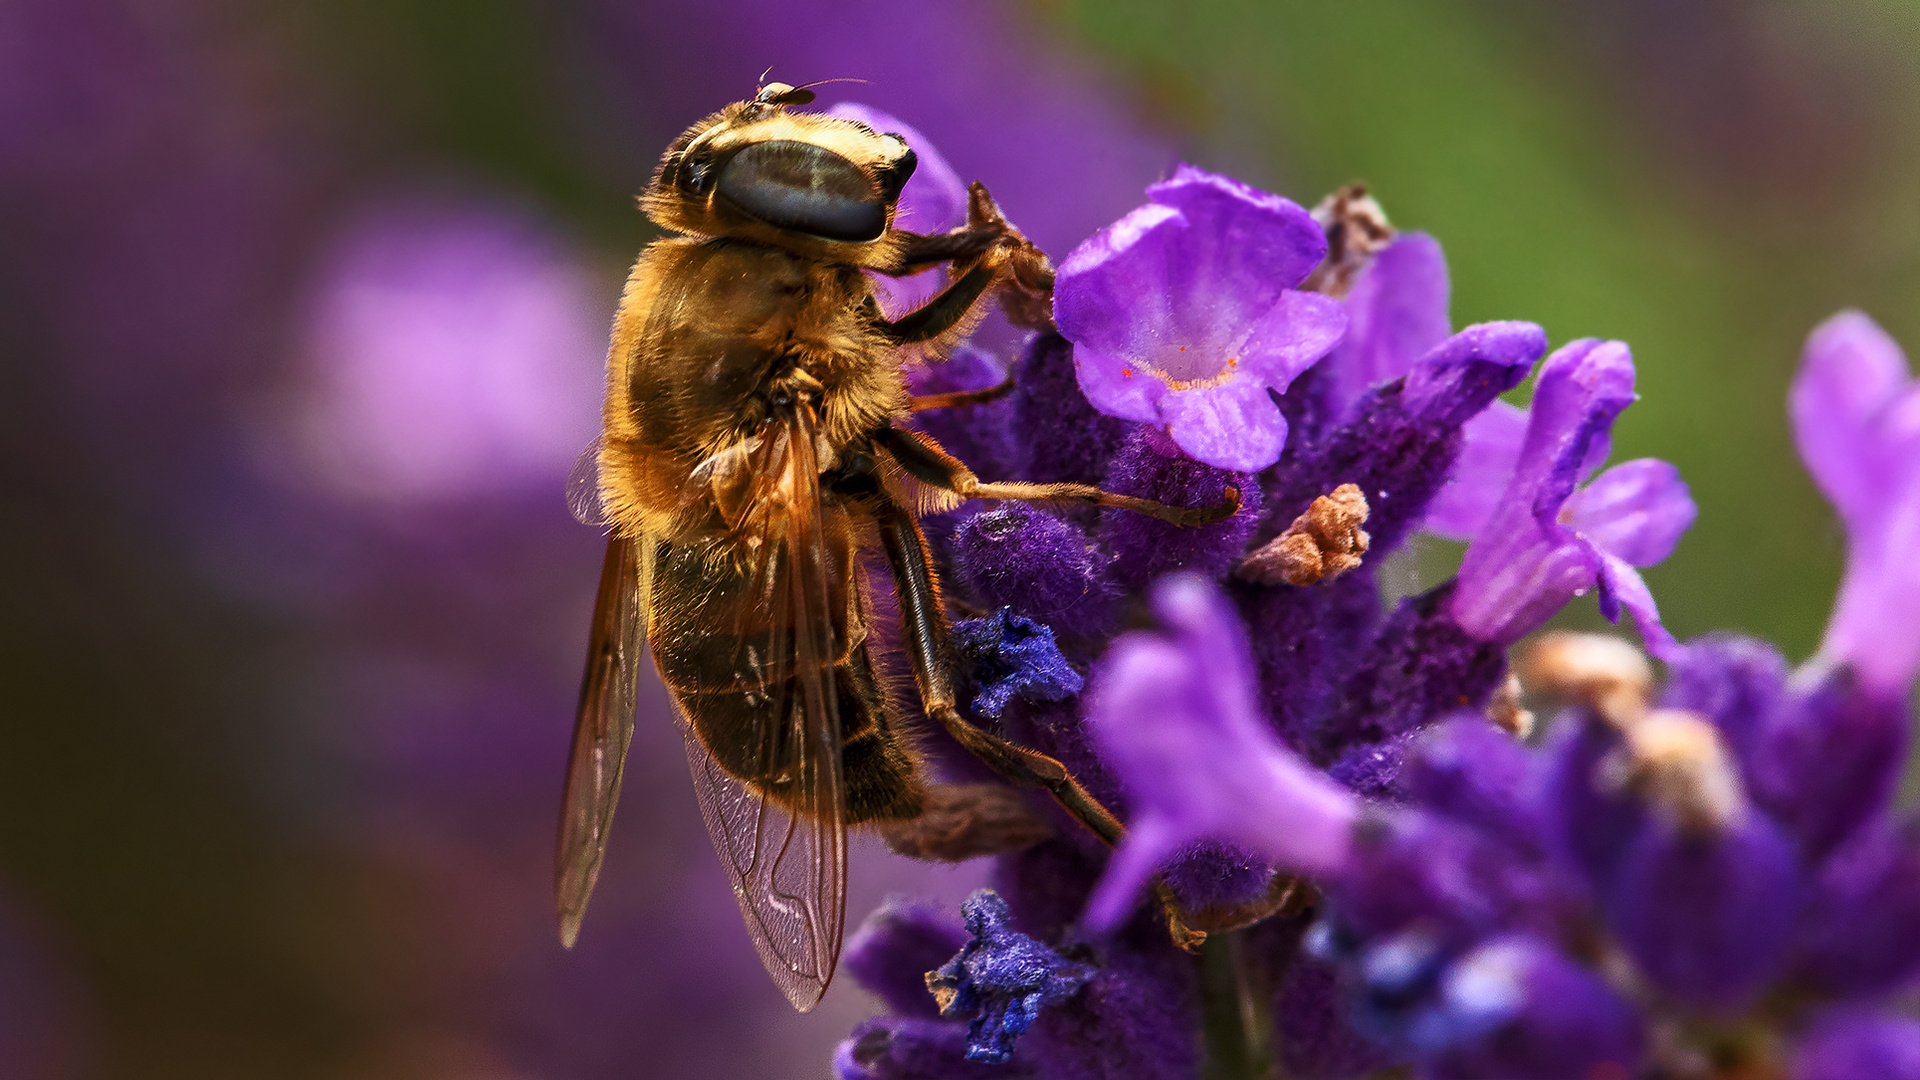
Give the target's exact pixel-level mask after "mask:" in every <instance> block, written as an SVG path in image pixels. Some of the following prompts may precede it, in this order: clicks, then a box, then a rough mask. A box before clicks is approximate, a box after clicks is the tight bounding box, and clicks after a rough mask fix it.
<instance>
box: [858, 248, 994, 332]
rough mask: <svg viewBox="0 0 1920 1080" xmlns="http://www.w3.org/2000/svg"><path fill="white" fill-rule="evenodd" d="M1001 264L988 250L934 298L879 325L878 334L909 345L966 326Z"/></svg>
mask: <svg viewBox="0 0 1920 1080" xmlns="http://www.w3.org/2000/svg"><path fill="white" fill-rule="evenodd" d="M1005 263H1006V255H1005V254H1004V253H1003V252H1001V251H1000V249H997V248H996V249H992V250H990V251H989V252H988V254H987V255H986V256H985V257H984V258H982V259H981V260H980V261H978V262H976V263H974V264H973V265H972V266H970V267H968V268H967V270H966V272H965V273H963V274H961V275H960V276H959V277H957V278H955V279H954V280H953V281H952V282H950V283H949V284H948V285H947V287H946V288H944V289H942V290H940V294H939V295H938V296H935V297H934V298H933V299H931V300H929V301H927V302H926V303H925V304H922V305H920V306H919V307H917V308H914V309H913V310H912V311H909V312H907V313H906V314H905V315H902V316H900V317H899V318H897V319H895V320H893V321H892V322H889V323H882V324H881V325H880V328H881V330H882V331H883V332H885V333H886V335H887V336H888V337H890V338H892V339H893V341H894V343H895V344H899V345H911V344H914V343H916V342H921V341H932V340H933V339H934V338H937V337H939V336H941V335H942V334H945V333H947V332H949V331H951V330H955V329H960V328H963V327H965V326H967V325H968V323H969V320H970V318H971V316H972V315H973V314H974V311H973V308H974V305H975V304H977V303H978V302H979V300H980V297H981V296H982V295H984V294H985V293H986V291H987V287H988V286H990V285H992V284H993V283H994V281H995V280H996V279H997V278H999V276H1000V268H1001V266H1003V265H1005Z"/></svg>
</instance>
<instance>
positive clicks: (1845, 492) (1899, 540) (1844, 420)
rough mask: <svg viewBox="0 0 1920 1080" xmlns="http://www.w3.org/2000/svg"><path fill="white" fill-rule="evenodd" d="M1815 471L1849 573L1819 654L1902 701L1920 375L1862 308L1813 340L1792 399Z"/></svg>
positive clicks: (1912, 575) (1918, 651)
mask: <svg viewBox="0 0 1920 1080" xmlns="http://www.w3.org/2000/svg"><path fill="white" fill-rule="evenodd" d="M1790 405H1791V410H1792V413H1793V425H1794V435H1795V438H1796V440H1797V441H1798V443H1799V445H1800V455H1801V457H1802V458H1803V459H1805V461H1806V463H1807V471H1808V472H1810V473H1811V474H1813V478H1814V482H1815V483H1817V484H1818V485H1819V486H1820V489H1821V491H1823V492H1825V493H1826V495H1827V498H1828V499H1830V500H1831V501H1832V502H1833V505H1834V508H1835V509H1836V510H1838V511H1839V513H1840V518H1841V520H1842V521H1843V522H1845V524H1846V527H1847V573H1846V577H1845V578H1844V579H1843V580H1842V581H1841V583H1840V595H1839V598H1838V599H1837V600H1836V601H1835V603H1834V610H1833V617H1832V619H1831V620H1830V621H1829V622H1828V624H1827V633H1826V638H1825V640H1824V641H1823V642H1822V643H1821V646H1820V653H1821V656H1822V657H1823V658H1825V660H1826V661H1827V662H1829V663H1844V664H1848V665H1850V666H1852V667H1853V668H1854V670H1855V671H1856V672H1857V673H1858V675H1859V678H1860V683H1861V686H1862V688H1863V689H1865V690H1867V691H1868V692H1870V693H1874V694H1879V695H1882V696H1885V697H1887V698H1890V699H1899V698H1904V697H1905V696H1906V694H1907V691H1908V690H1909V689H1910V688H1911V686H1912V683H1913V677H1914V672H1915V669H1916V668H1920V619H1916V618H1914V617H1913V613H1914V612H1915V611H1920V559H1915V558H1914V557H1913V553H1914V552H1915V551H1917V550H1920V383H1916V382H1914V381H1912V380H1911V379H1909V377H1908V374H1907V363H1906V357H1905V356H1903V355H1902V354H1901V352H1900V348H1899V346H1898V345H1895V344H1894V343H1893V340H1892V339H1891V338H1889V337H1887V335H1886V334H1885V333H1884V332H1882V331H1881V330H1880V328H1879V327H1878V326H1876V325H1874V323H1873V320H1871V319H1869V318H1867V317H1866V316H1865V315H1862V314H1860V313H1859V312H1843V313H1842V314H1840V315H1836V316H1834V317H1833V318H1832V319H1829V320H1828V321H1827V322H1825V323H1823V324H1822V325H1821V326H1820V327H1819V328H1818V329H1816V330H1815V331H1814V332H1813V336H1812V337H1811V338H1809V339H1808V341H1807V348H1806V353H1805V356H1804V358H1803V360H1802V363H1801V368H1800V374H1799V376H1798V377H1797V378H1795V380H1794V384H1793V392H1792V395H1791V399H1790Z"/></svg>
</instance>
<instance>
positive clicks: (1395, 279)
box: [1325, 233, 1452, 420]
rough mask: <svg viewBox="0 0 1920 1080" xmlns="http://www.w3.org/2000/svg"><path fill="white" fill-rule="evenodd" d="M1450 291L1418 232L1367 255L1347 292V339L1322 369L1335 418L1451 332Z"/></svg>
mask: <svg viewBox="0 0 1920 1080" xmlns="http://www.w3.org/2000/svg"><path fill="white" fill-rule="evenodd" d="M1449 292H1450V289H1449V284H1448V281H1447V260H1446V257H1445V256H1444V255H1442V254H1441V253H1440V244H1439V242H1438V241H1436V240H1434V238H1433V237H1431V236H1428V235H1427V234H1425V233H1407V234H1404V235H1402V236H1399V237H1397V238H1395V239H1394V241H1393V242H1392V243H1391V244H1388V245H1387V246H1386V247H1385V248H1383V249H1381V251H1380V252H1379V253H1378V254H1377V255H1375V256H1374V259H1373V262H1372V263H1370V264H1369V265H1368V266H1367V268H1366V269H1365V270H1362V271H1361V272H1360V275H1359V276H1358V277H1357V278H1355V279H1354V282H1353V289H1352V290H1351V291H1350V292H1348V293H1347V299H1346V307H1347V317H1348V319H1349V325H1348V330H1347V337H1346V340H1345V341H1344V342H1342V343H1341V345H1340V347H1339V349H1338V350H1336V351H1335V352H1334V354H1333V355H1331V356H1329V357H1328V358H1327V362H1326V365H1325V374H1326V378H1327V380H1328V382H1329V384H1330V385H1329V393H1330V394H1331V395H1332V397H1333V401H1332V411H1333V415H1334V418H1335V419H1336V420H1337V419H1338V418H1339V417H1340V416H1341V415H1342V414H1344V413H1345V412H1346V411H1347V409H1348V408H1349V407H1351V406H1352V404H1353V403H1354V402H1355V401H1358V400H1359V398H1360V395H1362V394H1364V393H1366V392H1367V390H1368V389H1369V388H1371V387H1373V386H1376V385H1378V384H1380V383H1383V382H1387V381H1389V380H1391V379H1397V378H1399V377H1400V376H1402V375H1405V374H1406V373H1407V372H1408V371H1409V370H1411V369H1412V367H1413V362H1414V361H1415V360H1418V359H1419V358H1420V357H1421V355H1422V354H1424V353H1425V352H1426V351H1427V350H1428V349H1431V348H1433V347H1434V346H1435V345H1438V344H1440V342H1441V341H1443V340H1445V339H1446V337H1447V335H1448V334H1450V333H1452V324H1451V323H1450V322H1449V321H1448V318H1447V301H1448V296H1449Z"/></svg>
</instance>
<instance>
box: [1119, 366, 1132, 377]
mask: <svg viewBox="0 0 1920 1080" xmlns="http://www.w3.org/2000/svg"><path fill="white" fill-rule="evenodd" d="M1120 377H1121V378H1123V379H1131V378H1133V369H1132V368H1130V367H1123V368H1121V369H1120Z"/></svg>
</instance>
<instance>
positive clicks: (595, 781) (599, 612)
mask: <svg viewBox="0 0 1920 1080" xmlns="http://www.w3.org/2000/svg"><path fill="white" fill-rule="evenodd" d="M651 568H652V543H651V542H650V541H647V540H644V539H641V540H635V539H632V538H629V537H625V536H621V535H619V534H615V535H613V536H612V537H609V538H608V540H607V557H606V560H605V561H604V562H603V563H602V564H601V567H600V591H599V594H598V596H597V597H596V598H595V600H594V604H593V629H592V631H591V634H590V636H589V638H588V644H587V671H586V675H585V677H584V678H583V679H582V680H581V684H580V708H579V712H578V713H577V714H576V716H575V718H574V723H573V749H572V752H571V754H570V756H569V757H568V760H567V787H566V794H565V795H564V796H563V797H562V799H561V807H560V841H559V846H558V849H557V853H556V856H555V861H554V897H555V901H556V905H557V907H558V909H559V913H560V941H561V944H563V945H565V946H567V947H568V948H572V947H573V943H574V941H575V940H576V939H577V938H578V937H579V936H580V920H581V918H582V917H584V916H585V915H586V911H587V899H588V898H589V897H590V896H592V895H593V885H594V882H595V881H596V880H597V879H598V878H599V876H600V862H601V860H602V859H603V858H605V857H606V853H607V831H608V829H609V828H611V827H612V825H613V808H614V804H615V803H616V802H618V801H619V798H620V777H621V774H622V773H623V772H624V771H625V769H626V762H627V747H628V745H629V744H631V743H632V742H633V709H634V696H635V688H636V686H637V684H638V679H639V673H640V641H641V637H642V634H643V632H644V628H645V625H644V624H645V620H646V614H645V604H646V595H647V587H648V579H649V578H650V577H651V573H650V571H651Z"/></svg>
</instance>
